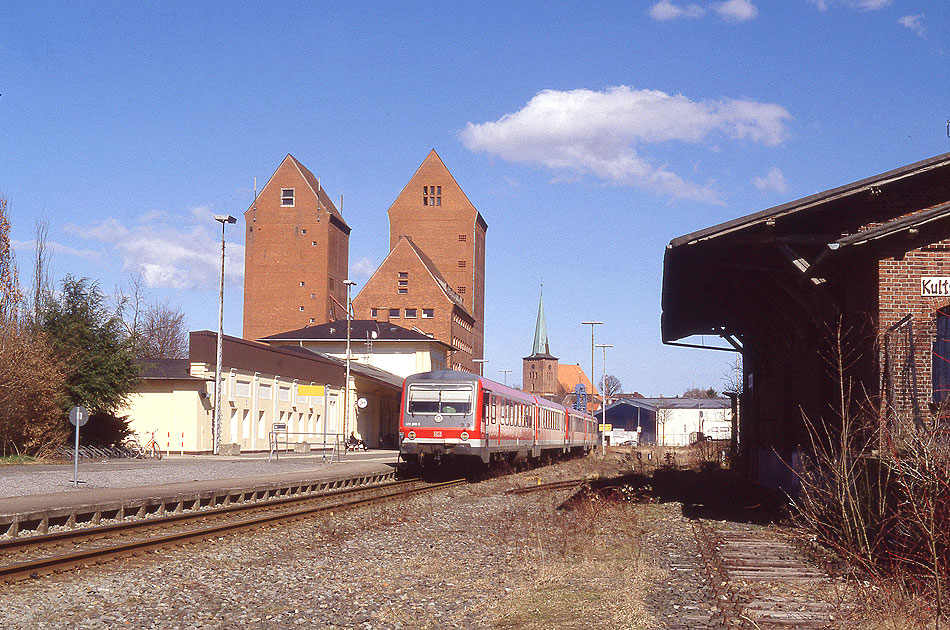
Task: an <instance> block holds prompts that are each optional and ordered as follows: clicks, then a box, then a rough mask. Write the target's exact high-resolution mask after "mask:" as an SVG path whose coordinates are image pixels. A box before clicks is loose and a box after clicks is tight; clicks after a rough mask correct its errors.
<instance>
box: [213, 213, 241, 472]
mask: <svg viewBox="0 0 950 630" xmlns="http://www.w3.org/2000/svg"><path fill="white" fill-rule="evenodd" d="M214 220H215V221H218V222H219V223H220V224H221V285H220V290H219V291H218V351H217V360H216V361H215V367H214V427H213V429H212V438H211V442H212V445H211V452H212V453H214V454H215V455H220V454H221V349H222V346H223V338H224V226H225V225H227V224H228V223H237V219H235V218H234V217H232V216H231V215H229V214H216V215H214Z"/></svg>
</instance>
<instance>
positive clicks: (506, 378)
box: [498, 370, 511, 387]
mask: <svg viewBox="0 0 950 630" xmlns="http://www.w3.org/2000/svg"><path fill="white" fill-rule="evenodd" d="M498 371H499V372H502V373H504V375H505V387H507V386H508V372H510V371H511V370H498Z"/></svg>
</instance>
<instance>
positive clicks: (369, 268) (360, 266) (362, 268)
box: [350, 257, 376, 278]
mask: <svg viewBox="0 0 950 630" xmlns="http://www.w3.org/2000/svg"><path fill="white" fill-rule="evenodd" d="M374 271H376V263H374V262H373V261H372V260H370V259H369V258H367V257H363V258H360V259H359V260H357V261H355V262H352V263H350V277H351V278H369V277H370V276H371V275H373V272H374Z"/></svg>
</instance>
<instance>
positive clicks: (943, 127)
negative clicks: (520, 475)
mask: <svg viewBox="0 0 950 630" xmlns="http://www.w3.org/2000/svg"><path fill="white" fill-rule="evenodd" d="M948 27H950V4H948V3H944V2H926V1H923V0H919V1H913V0H907V1H902V0H891V1H888V0H771V1H768V2H767V1H765V0H728V1H726V2H705V1H700V0H697V1H695V2H671V1H662V2H657V1H655V0H654V1H650V2H635V1H634V2H605V3H594V4H591V3H580V2H578V3H529V2H524V3H510V2H509V3H500V2H477V3H476V2H472V3H421V2H395V3H393V2H378V3H325V4H318V3H281V2H275V3H254V4H251V3H237V2H235V3H171V2H161V3H158V2H153V3H141V2H138V3H121V4H120V3H115V4H111V3H105V2H102V3H86V4H84V5H83V4H78V3H77V4H61V3H49V4H41V3H32V2H22V3H13V2H7V3H5V4H4V6H3V10H2V11H0V193H3V194H5V195H6V196H7V197H8V199H9V203H10V217H11V221H12V223H13V234H12V236H13V239H14V241H15V242H16V243H15V244H16V246H17V248H18V249H17V256H18V262H19V266H20V273H21V276H23V277H28V276H29V274H30V254H31V251H32V239H33V231H34V222H35V220H36V219H37V218H40V217H46V218H47V219H48V220H49V222H50V233H49V241H50V244H51V248H52V250H53V259H52V271H53V275H54V276H55V278H57V279H59V278H61V277H62V276H63V275H65V274H66V273H73V274H76V275H81V276H88V277H91V278H95V279H98V280H99V282H100V283H101V286H102V287H103V289H104V290H106V292H112V290H113V288H114V287H116V286H117V285H121V284H123V283H125V282H127V279H128V277H129V274H130V273H133V272H137V273H140V274H142V275H143V277H145V278H146V279H147V281H148V284H149V292H150V293H151V295H152V297H153V298H154V299H156V300H166V301H168V302H169V303H170V304H172V305H180V306H181V308H182V309H183V311H184V312H185V313H186V315H187V320H188V325H189V327H190V328H191V329H214V328H215V327H216V324H217V274H218V264H219V258H218V257H219V255H220V250H219V249H218V242H219V239H220V235H219V232H218V231H217V229H216V228H219V225H218V224H217V223H214V221H213V220H212V219H211V215H213V214H216V213H230V214H233V215H235V216H238V217H241V216H242V214H243V212H244V210H245V209H246V208H247V207H248V205H249V204H250V202H251V200H252V198H253V186H254V177H255V176H256V177H257V178H258V182H259V183H260V184H263V182H264V181H266V180H267V178H268V177H269V176H270V175H271V174H272V173H273V171H274V170H275V169H276V168H277V166H278V164H279V163H280V161H281V159H282V158H283V157H284V155H286V154H287V153H292V154H293V155H294V156H295V157H297V158H298V159H299V160H301V161H302V162H303V163H304V164H305V165H307V167H308V168H310V170H312V171H313V172H314V173H315V174H316V175H318V176H320V177H321V180H322V183H323V185H324V186H325V187H326V189H327V190H328V192H329V193H330V194H331V195H332V196H333V197H334V199H339V197H340V195H343V196H344V202H343V212H344V216H345V218H346V220H347V222H348V223H349V225H350V226H351V227H352V228H353V232H352V234H351V236H350V267H351V278H352V279H354V280H356V281H357V282H358V283H360V285H362V282H364V281H365V280H366V279H367V277H368V275H369V273H370V272H371V271H372V270H373V269H374V268H375V266H376V265H378V264H379V262H380V261H382V259H383V257H384V256H385V254H386V253H387V249H388V234H389V231H388V222H387V216H386V210H387V208H388V207H389V205H390V204H391V203H392V201H393V200H394V199H395V197H396V196H397V195H398V193H399V192H400V191H401V189H402V187H403V186H404V185H405V183H406V182H407V181H408V179H409V177H410V176H411V175H412V173H413V172H414V170H415V169H416V168H417V167H418V165H419V164H420V163H421V162H422V160H423V159H424V158H425V156H426V154H427V153H428V151H429V149H431V148H435V149H436V150H437V151H438V152H439V154H440V156H441V157H442V159H443V160H444V162H445V163H446V165H447V166H448V168H449V169H450V170H451V171H452V173H453V174H454V175H455V177H456V179H457V180H458V181H459V183H460V184H461V186H462V188H463V189H464V190H465V192H466V193H467V195H468V197H469V198H470V199H471V200H472V202H473V203H474V204H475V205H476V207H477V208H478V209H479V210H480V211H481V213H482V215H483V216H484V217H485V219H486V221H487V222H488V225H489V230H488V241H487V243H488V252H487V295H486V348H485V356H486V358H487V359H488V361H489V363H488V364H487V366H486V375H489V376H492V375H494V376H495V377H497V378H499V379H500V377H501V375H500V374H499V373H498V370H500V369H513V370H514V372H513V373H512V374H511V375H510V377H509V378H512V380H514V381H516V382H520V372H521V357H523V356H524V355H526V354H528V353H529V352H530V349H531V342H532V336H533V331H534V323H535V315H536V313H537V300H538V286H539V283H540V281H541V279H542V277H543V280H544V300H545V312H546V314H547V326H548V332H549V337H550V342H551V351H552V352H553V353H554V354H555V355H557V356H558V357H560V359H561V361H562V362H565V363H576V362H579V363H581V365H582V366H587V367H586V368H585V369H587V370H589V362H590V327H589V326H587V327H585V326H583V325H581V323H580V322H581V321H583V320H587V319H597V320H602V321H604V322H605V324H604V325H603V326H600V327H598V328H597V330H596V335H597V338H596V341H597V343H609V344H613V346H614V347H613V348H612V349H611V350H609V351H608V355H607V363H608V366H607V371H608V372H610V373H614V374H616V375H617V376H619V377H620V379H621V381H622V382H623V384H624V389H625V390H627V391H632V390H638V391H640V392H642V393H644V394H647V395H660V394H665V395H674V394H677V393H682V391H683V390H685V389H686V388H688V387H691V386H693V385H696V386H713V387H716V388H717V389H719V388H721V386H722V382H723V376H724V374H725V373H726V372H728V370H729V364H730V361H731V360H732V355H730V354H727V353H719V352H712V351H693V350H685V349H680V348H672V347H667V346H663V345H662V344H661V343H660V332H659V316H660V286H661V274H662V261H663V251H664V247H665V246H666V244H667V243H668V242H669V240H670V239H671V238H673V237H676V236H679V235H682V234H685V233H688V232H691V231H694V230H697V229H700V228H703V227H706V226H709V225H712V224H715V223H718V222H721V221H725V220H728V219H731V218H735V217H738V216H742V215H745V214H748V213H751V212H755V211H758V210H762V209H764V208H767V207H770V206H773V205H777V204H780V203H784V202H786V201H790V200H793V199H797V198H799V197H803V196H806V195H809V194H812V193H815V192H818V191H821V190H825V189H828V188H832V187H835V186H838V185H842V184H845V183H848V182H851V181H854V180H857V179H860V178H863V177H867V176H871V175H874V174H877V173H879V172H883V171H885V170H889V169H891V168H896V167H898V166H902V165H904V164H908V163H911V162H915V161H917V160H921V159H924V158H927V157H931V156H934V155H937V154H941V153H944V152H947V151H950V139H948V138H947V119H948V118H950V103H948V90H950V82H948V76H947V67H948V58H947V47H946V42H947V41H948V35H950V32H948V30H950V28H948ZM242 226H243V220H242V221H241V223H239V225H238V226H235V227H234V228H230V231H229V235H228V242H229V250H228V252H229V255H228V286H227V290H226V315H225V332H226V333H229V334H234V335H240V333H241V308H242V301H241V288H242V275H243V258H242V247H243V229H242ZM358 288H359V286H357V289H358ZM706 341H707V342H710V343H713V342H715V341H717V340H715V339H707V340H706ZM596 364H597V369H596V375H597V377H598V378H599V377H600V365H601V355H600V351H598V354H597V359H596Z"/></svg>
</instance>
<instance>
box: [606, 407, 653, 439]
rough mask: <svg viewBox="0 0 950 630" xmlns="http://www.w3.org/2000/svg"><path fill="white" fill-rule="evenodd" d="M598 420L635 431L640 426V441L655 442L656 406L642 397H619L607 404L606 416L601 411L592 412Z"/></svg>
mask: <svg viewBox="0 0 950 630" xmlns="http://www.w3.org/2000/svg"><path fill="white" fill-rule="evenodd" d="M594 416H595V417H596V418H597V419H598V421H599V422H607V423H609V424H611V425H613V428H614V429H624V430H626V431H636V430H637V427H640V430H641V431H640V443H641V444H656V407H654V406H653V405H651V404H650V403H648V402H645V401H644V400H643V399H639V398H621V399H620V400H615V401H614V402H612V403H610V404H609V405H607V409H606V417H607V419H606V420H604V419H603V412H602V411H598V412H597V413H595V414H594Z"/></svg>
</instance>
